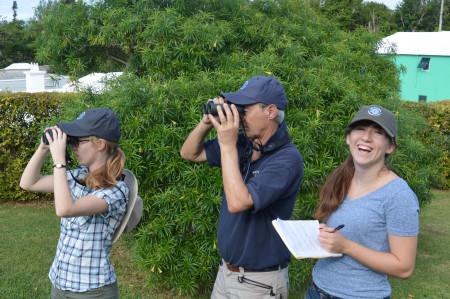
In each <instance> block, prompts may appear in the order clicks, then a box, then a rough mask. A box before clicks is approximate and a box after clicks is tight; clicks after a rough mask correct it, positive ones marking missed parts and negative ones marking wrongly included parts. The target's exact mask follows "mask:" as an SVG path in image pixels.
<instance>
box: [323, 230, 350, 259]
mask: <svg viewBox="0 0 450 299" xmlns="http://www.w3.org/2000/svg"><path fill="white" fill-rule="evenodd" d="M319 229H320V233H319V242H320V245H322V247H323V248H324V249H325V250H326V251H328V252H332V253H345V247H346V245H347V243H348V239H347V238H346V237H344V235H343V234H341V233H340V232H339V231H335V230H334V228H332V227H329V226H327V225H326V224H325V223H321V224H320V225H319Z"/></svg>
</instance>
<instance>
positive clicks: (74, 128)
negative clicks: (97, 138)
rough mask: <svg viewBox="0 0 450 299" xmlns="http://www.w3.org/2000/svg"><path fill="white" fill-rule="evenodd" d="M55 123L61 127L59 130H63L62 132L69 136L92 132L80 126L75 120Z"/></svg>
mask: <svg viewBox="0 0 450 299" xmlns="http://www.w3.org/2000/svg"><path fill="white" fill-rule="evenodd" d="M57 125H58V127H59V128H60V129H61V131H63V132H64V133H66V134H67V135H69V136H74V137H84V136H91V135H92V134H90V132H88V131H86V130H85V129H84V128H81V127H80V126H79V123H78V122H76V121H71V122H63V123H58V124H57Z"/></svg>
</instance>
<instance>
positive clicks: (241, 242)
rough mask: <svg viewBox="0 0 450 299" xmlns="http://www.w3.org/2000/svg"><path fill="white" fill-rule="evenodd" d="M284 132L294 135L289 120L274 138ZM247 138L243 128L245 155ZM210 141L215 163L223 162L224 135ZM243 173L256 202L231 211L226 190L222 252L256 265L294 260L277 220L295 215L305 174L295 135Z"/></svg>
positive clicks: (241, 140)
mask: <svg viewBox="0 0 450 299" xmlns="http://www.w3.org/2000/svg"><path fill="white" fill-rule="evenodd" d="M283 136H288V132H287V125H286V123H285V122H283V123H282V124H281V125H280V127H279V128H278V131H277V132H276V133H275V134H274V135H273V136H272V137H271V138H270V139H269V141H268V143H270V142H273V141H274V140H277V139H279V138H282V137H283ZM246 142H247V141H246V138H245V136H244V135H243V134H242V133H239V136H238V143H237V150H238V155H239V158H241V157H242V155H243V154H244V150H245V144H246ZM204 146H205V150H206V157H207V160H208V163H209V165H210V166H217V167H221V157H220V146H219V143H218V140H217V139H212V140H208V141H206V142H205V144H204ZM247 166H248V167H247ZM241 175H242V178H243V179H245V184H246V186H247V189H248V191H249V192H250V194H251V196H252V199H253V204H254V208H252V209H250V210H247V211H244V212H240V213H235V214H232V213H230V212H229V211H228V206H227V201H226V194H225V192H224V194H223V197H222V205H221V207H220V214H219V225H218V232H217V243H218V247H219V252H220V255H221V256H222V258H223V259H224V260H225V261H226V262H228V263H230V264H232V265H233V266H240V267H244V268H247V269H252V270H262V269H265V268H268V267H272V266H276V265H279V264H282V263H284V262H288V261H290V259H291V254H290V252H289V250H288V249H287V248H286V246H285V245H284V243H283V241H282V240H281V239H280V237H279V236H278V234H277V232H276V231H275V229H274V228H273V226H272V220H274V219H277V218H280V219H284V220H287V219H289V218H290V217H291V215H292V211H293V209H294V204H295V200H296V197H297V193H298V190H299V188H300V184H301V181H302V177H303V159H302V156H301V155H300V153H299V151H298V149H297V148H296V147H295V146H294V145H293V144H292V142H291V141H290V138H289V142H287V143H286V144H284V145H282V146H281V147H279V148H277V149H275V150H272V151H269V152H267V153H262V154H261V156H260V158H259V159H258V160H256V161H253V162H251V163H250V162H249V163H248V164H247V165H245V167H242V168H241Z"/></svg>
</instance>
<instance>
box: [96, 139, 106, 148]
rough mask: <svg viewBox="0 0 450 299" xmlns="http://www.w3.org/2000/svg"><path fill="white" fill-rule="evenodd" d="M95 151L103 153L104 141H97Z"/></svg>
mask: <svg viewBox="0 0 450 299" xmlns="http://www.w3.org/2000/svg"><path fill="white" fill-rule="evenodd" d="M97 149H98V150H99V151H103V150H105V149H106V140H105V139H101V138H99V139H98V143H97Z"/></svg>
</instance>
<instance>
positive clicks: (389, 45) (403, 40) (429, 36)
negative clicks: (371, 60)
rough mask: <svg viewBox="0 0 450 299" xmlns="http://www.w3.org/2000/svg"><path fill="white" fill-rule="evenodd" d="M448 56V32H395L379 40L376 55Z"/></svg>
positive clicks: (449, 46)
mask: <svg viewBox="0 0 450 299" xmlns="http://www.w3.org/2000/svg"><path fill="white" fill-rule="evenodd" d="M393 52H395V53H396V54H404V55H434V56H450V31H441V32H397V33H395V34H393V35H389V36H388V37H385V38H383V39H382V40H381V42H380V46H379V48H378V53H381V54H388V53H393Z"/></svg>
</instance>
